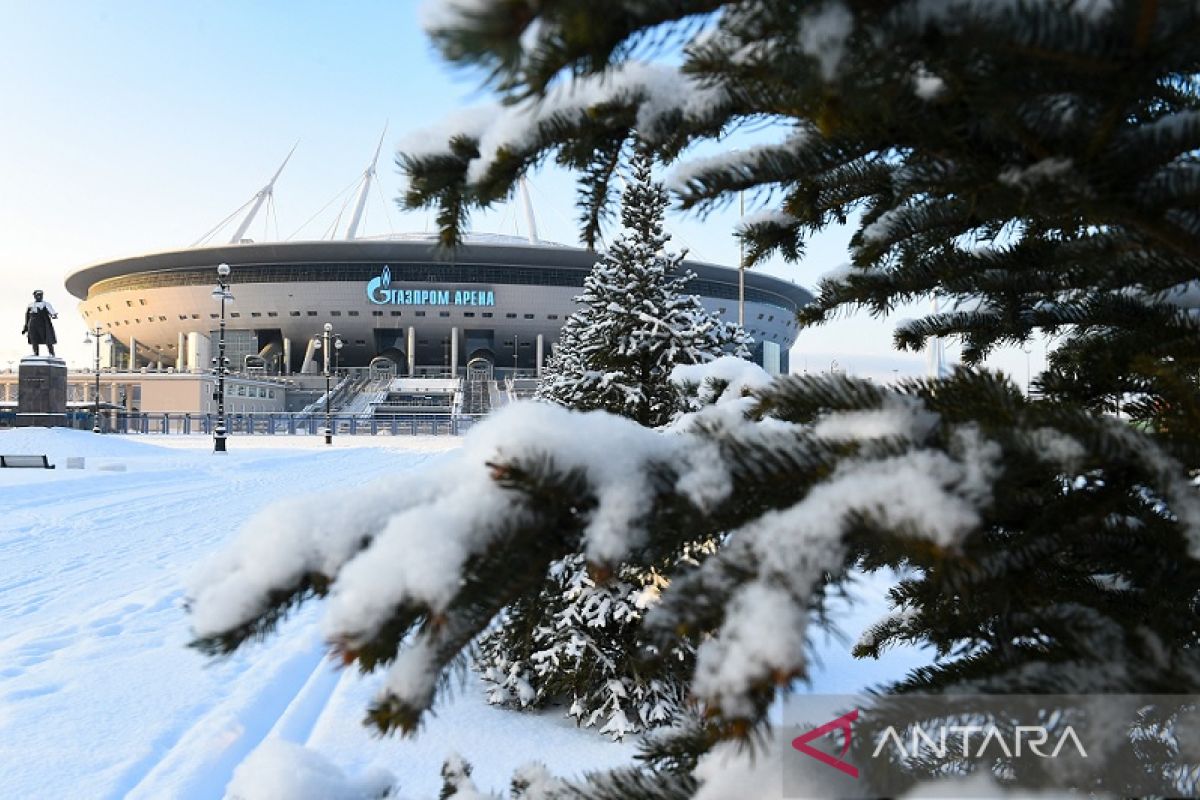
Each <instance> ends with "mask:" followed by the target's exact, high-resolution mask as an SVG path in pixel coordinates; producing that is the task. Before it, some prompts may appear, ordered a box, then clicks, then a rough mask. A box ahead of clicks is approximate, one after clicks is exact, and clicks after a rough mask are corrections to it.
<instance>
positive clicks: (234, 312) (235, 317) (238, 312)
mask: <svg viewBox="0 0 1200 800" xmlns="http://www.w3.org/2000/svg"><path fill="white" fill-rule="evenodd" d="M241 315H242V312H240V311H230V312H229V316H230V317H232V318H233V319H237V318H238V317H240V316H241Z"/></svg>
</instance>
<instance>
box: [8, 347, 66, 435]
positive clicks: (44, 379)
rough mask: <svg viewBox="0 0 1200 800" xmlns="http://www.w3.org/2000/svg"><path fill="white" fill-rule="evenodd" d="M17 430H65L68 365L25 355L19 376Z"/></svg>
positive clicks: (58, 361) (57, 360)
mask: <svg viewBox="0 0 1200 800" xmlns="http://www.w3.org/2000/svg"><path fill="white" fill-rule="evenodd" d="M17 392H18V394H17V420H16V426H17V427H18V428H62V427H66V426H67V425H68V424H69V423H68V420H67V362H65V361H63V360H62V359H61V358H55V357H53V356H26V357H25V358H22V359H21V366H20V369H19V371H18V374H17Z"/></svg>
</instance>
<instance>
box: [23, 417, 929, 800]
mask: <svg viewBox="0 0 1200 800" xmlns="http://www.w3.org/2000/svg"><path fill="white" fill-rule="evenodd" d="M457 443H458V440H455V439H451V438H448V437H437V438H433V437H431V438H405V437H397V438H391V437H371V438H368V437H355V438H352V437H342V438H339V439H338V440H336V444H335V446H334V447H332V448H327V447H325V446H324V445H323V443H322V441H321V439H320V438H318V437H312V438H307V437H286V436H276V437H261V438H260V437H254V438H249V437H236V438H232V439H230V441H229V448H230V451H229V453H228V454H227V455H225V456H215V455H213V454H212V453H211V452H210V450H211V439H209V438H207V437H179V436H175V437H153V436H135V437H118V436H103V437H100V436H95V435H93V434H91V433H88V432H80V431H68V430H45V429H29V430H17V431H0V453H4V454H11V453H37V454H41V453H46V454H48V455H49V456H50V458H51V461H52V462H54V463H57V464H58V468H57V469H55V470H34V469H5V470H0V798H34V797H70V798H118V797H131V798H219V797H221V796H222V795H223V794H224V790H225V786H226V785H227V784H228V782H229V780H230V778H231V776H232V775H233V772H234V770H235V769H236V768H237V766H238V765H239V764H241V763H242V762H243V761H244V760H245V759H246V758H247V757H248V756H249V755H250V754H251V753H252V752H253V751H254V750H255V749H256V748H258V747H259V746H260V745H262V744H263V743H264V742H267V741H269V740H273V739H281V740H283V741H287V742H294V743H297V744H303V745H305V746H307V747H310V748H312V749H314V750H316V751H318V752H320V753H323V754H324V755H326V756H328V757H329V759H330V760H331V761H332V762H334V763H335V764H337V765H339V766H341V767H342V768H344V769H345V770H346V771H347V773H349V774H350V775H351V776H354V775H360V774H364V773H366V772H367V771H369V770H371V769H374V768H383V769H386V770H387V771H388V772H390V773H391V774H392V775H394V776H395V777H396V778H397V780H398V783H399V786H400V793H401V795H402V796H404V797H436V796H437V792H438V788H439V787H440V778H439V775H438V771H439V768H440V766H441V763H442V761H443V759H444V758H445V756H446V755H448V754H450V753H460V754H461V755H463V756H464V757H465V758H466V759H467V760H468V761H470V762H472V763H473V765H474V767H475V772H474V777H475V779H476V781H477V782H478V784H479V785H480V787H481V788H491V789H495V790H500V789H503V788H505V787H506V786H507V785H508V782H509V779H510V777H511V775H512V770H513V769H514V767H516V766H517V765H520V764H522V763H525V762H528V761H531V760H539V761H542V762H543V763H545V764H546V765H547V766H548V767H549V768H550V769H551V770H552V771H553V772H556V773H559V774H566V775H579V774H581V773H583V772H585V771H588V770H594V769H602V768H605V767H611V766H616V765H618V764H621V763H625V762H627V761H628V759H629V758H630V757H631V756H632V755H633V753H634V745H633V743H631V742H625V743H621V744H614V743H611V742H609V741H608V740H607V739H605V738H603V737H600V736H599V735H597V734H596V733H594V732H593V731H590V730H578V729H576V728H575V727H574V724H573V723H572V722H571V721H569V720H567V719H565V718H564V717H563V716H562V715H561V713H560V712H558V711H552V712H549V713H544V714H539V715H530V714H520V713H515V712H511V711H505V710H502V709H498V708H493V707H490V706H488V705H487V704H486V703H485V702H484V701H483V699H482V698H483V691H482V689H481V687H480V685H479V683H478V682H477V680H476V679H475V678H474V677H473V676H471V677H469V678H468V679H467V683H466V685H465V686H464V687H463V688H462V689H460V690H458V691H457V692H455V693H454V694H453V696H452V697H450V698H449V699H448V700H446V701H445V702H443V704H442V706H441V707H440V708H439V709H438V713H437V715H436V716H435V717H433V718H431V719H430V720H429V722H428V724H427V725H426V727H425V729H424V730H423V731H422V733H421V734H420V735H419V736H418V737H416V738H413V739H399V738H396V737H389V738H386V739H381V738H379V737H376V736H372V735H371V734H370V733H369V732H368V731H367V729H365V728H363V727H362V726H361V725H360V720H361V718H362V715H363V711H364V709H365V708H366V705H367V703H368V701H369V698H370V696H371V694H372V692H373V684H374V680H373V677H372V676H368V677H365V678H364V677H362V676H359V675H358V674H357V673H355V672H349V671H339V670H335V669H334V668H333V667H332V666H331V665H330V663H329V662H328V661H327V660H325V658H324V649H323V647H322V643H321V641H320V639H319V636H318V634H317V615H318V614H319V612H320V608H319V606H313V607H310V608H308V609H306V610H305V611H303V612H302V613H300V614H299V615H297V616H296V617H295V618H293V619H292V620H290V621H289V622H288V623H287V624H286V625H285V627H284V628H283V630H282V632H281V633H280V635H277V636H275V637H272V638H271V639H269V640H268V641H266V642H264V643H262V644H259V645H256V646H254V647H252V648H249V649H247V650H246V651H245V652H240V653H238V654H237V655H235V656H233V657H231V658H229V659H225V660H221V661H211V660H208V659H206V658H204V657H203V656H201V655H200V654H198V653H197V652H195V651H194V650H191V649H189V648H188V647H187V646H186V645H187V642H188V641H189V638H190V634H189V626H188V618H187V615H186V613H185V612H184V611H183V609H182V607H181V605H182V599H183V589H182V586H183V585H184V582H185V581H186V579H187V576H188V574H189V572H190V571H191V570H192V569H194V568H195V567H196V565H197V564H199V563H200V562H201V561H203V560H204V559H205V558H206V557H207V556H208V555H209V554H211V553H212V552H213V551H214V550H216V549H218V548H219V547H220V546H221V545H222V544H223V543H225V542H226V541H228V539H229V538H230V537H231V536H232V535H233V534H235V533H236V531H237V529H238V527H239V526H240V525H241V524H242V523H243V522H244V521H245V520H246V519H247V518H248V517H249V516H250V515H251V514H253V513H254V512H256V511H258V510H259V509H261V508H262V507H263V506H265V505H267V504H268V503H272V502H277V501H279V502H286V501H287V499H288V498H291V497H297V496H308V495H312V494H314V493H322V492H328V493H329V498H330V500H329V501H330V502H331V503H336V502H338V490H340V489H345V488H349V487H352V486H358V485H361V484H363V483H364V482H368V481H372V480H377V479H389V480H392V481H394V482H395V483H396V486H397V490H398V491H402V490H403V485H404V483H403V481H404V474H405V473H406V472H410V471H412V470H419V469H421V468H422V466H423V465H425V464H428V463H429V462H431V460H433V459H437V458H438V457H439V453H441V452H445V451H447V450H449V449H452V448H454V447H456V446H457ZM72 456H79V457H83V458H85V464H86V468H85V469H83V470H68V469H66V468H65V467H66V459H67V458H68V457H72ZM866 588H867V589H871V590H872V591H868V592H867V594H876V592H874V591H873V587H872V586H871V584H870V583H868V584H866ZM882 610H883V609H882V606H881V605H880V604H879V603H878V601H875V602H870V603H867V604H865V605H862V606H859V607H857V608H856V609H855V613H854V617H855V619H857V620H858V621H859V622H863V623H865V622H867V621H870V620H871V619H873V618H874V617H875V616H878V615H879V613H881V612H882ZM847 632H848V633H850V634H851V635H856V634H857V632H858V631H857V630H856V629H854V624H853V622H852V623H851V625H850V628H849V629H848V631H847ZM848 649H849V643H848V642H845V641H836V640H831V641H827V642H825V646H824V647H823V648H822V655H821V659H820V661H821V663H820V665H819V668H818V671H817V674H816V679H815V685H814V688H815V689H816V690H818V691H829V692H837V691H848V690H852V689H855V688H858V687H861V686H863V685H865V684H869V683H873V682H875V681H878V680H884V679H888V678H895V677H898V675H899V674H900V672H901V671H902V670H903V668H904V667H906V666H908V665H909V664H911V663H913V662H914V660H915V659H914V656H913V654H899V655H897V656H896V657H894V658H893V659H892V660H891V661H889V662H887V663H879V664H868V665H864V664H861V663H858V662H854V661H853V660H852V659H850V657H849V656H848V654H847V651H848Z"/></svg>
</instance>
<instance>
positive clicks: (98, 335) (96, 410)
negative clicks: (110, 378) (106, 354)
mask: <svg viewBox="0 0 1200 800" xmlns="http://www.w3.org/2000/svg"><path fill="white" fill-rule="evenodd" d="M103 336H104V329H103V328H101V327H100V326H99V325H97V326H96V327H95V328H92V329H90V330H88V332H87V333H86V334H84V337H83V343H84V344H91V343H92V342H93V341H94V342H95V343H96V358H95V361H93V363H92V371H93V372H94V373H95V374H96V402H95V404H94V406H93V408H92V433H100V340H101V339H102V338H103ZM108 338H109V340H110V341H111V340H112V334H109V337H108Z"/></svg>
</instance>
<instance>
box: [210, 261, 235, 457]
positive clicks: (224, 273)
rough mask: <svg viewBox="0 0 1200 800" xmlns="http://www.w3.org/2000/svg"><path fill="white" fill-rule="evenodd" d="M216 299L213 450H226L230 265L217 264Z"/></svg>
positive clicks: (214, 291)
mask: <svg viewBox="0 0 1200 800" xmlns="http://www.w3.org/2000/svg"><path fill="white" fill-rule="evenodd" d="M212 296H213V299H214V300H219V301H220V302H221V327H220V328H219V332H218V338H217V357H216V358H214V359H213V362H214V363H215V365H216V368H217V393H216V395H215V399H216V401H217V425H216V427H215V428H213V452H214V453H224V452H225V434H226V429H225V372H226V370H227V369H228V367H229V359H227V358H225V303H227V302H228V301H231V300H233V295H232V294H231V293H230V291H229V265H228V264H218V265H217V288H215V289H213V291H212Z"/></svg>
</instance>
